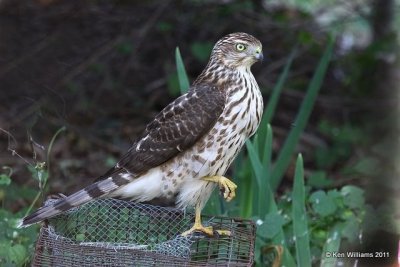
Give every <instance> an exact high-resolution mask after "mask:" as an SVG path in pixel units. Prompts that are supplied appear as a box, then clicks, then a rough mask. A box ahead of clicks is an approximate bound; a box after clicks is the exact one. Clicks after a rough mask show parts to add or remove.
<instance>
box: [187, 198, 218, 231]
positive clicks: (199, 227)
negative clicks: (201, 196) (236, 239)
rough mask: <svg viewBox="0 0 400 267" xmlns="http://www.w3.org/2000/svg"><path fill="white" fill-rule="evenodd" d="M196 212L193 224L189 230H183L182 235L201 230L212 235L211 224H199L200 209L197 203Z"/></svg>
mask: <svg viewBox="0 0 400 267" xmlns="http://www.w3.org/2000/svg"><path fill="white" fill-rule="evenodd" d="M195 212H196V214H195V217H194V225H193V226H192V228H190V229H189V230H187V231H185V232H183V233H182V236H188V235H190V234H192V233H194V232H203V233H205V234H206V235H208V236H213V235H214V231H213V228H212V226H208V227H204V226H203V225H202V224H201V214H200V212H201V209H200V207H199V206H198V205H196V211H195Z"/></svg>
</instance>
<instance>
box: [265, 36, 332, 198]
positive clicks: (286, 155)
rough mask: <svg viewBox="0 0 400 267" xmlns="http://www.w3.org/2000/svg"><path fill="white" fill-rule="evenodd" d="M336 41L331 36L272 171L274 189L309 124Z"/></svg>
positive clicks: (272, 186)
mask: <svg viewBox="0 0 400 267" xmlns="http://www.w3.org/2000/svg"><path fill="white" fill-rule="evenodd" d="M334 43H335V39H334V38H331V40H330V42H329V44H328V46H327V48H326V49H325V52H324V54H323V56H322V58H321V60H320V62H319V64H318V67H317V69H316V71H315V74H314V76H313V78H312V80H311V82H310V84H309V86H308V89H307V94H306V96H305V97H304V100H303V102H302V104H301V107H300V111H299V113H298V115H297V118H296V121H295V123H294V127H293V128H292V130H291V131H290V133H289V136H288V137H287V139H286V141H285V144H284V145H283V148H282V149H281V152H280V153H279V155H278V158H277V160H276V165H275V168H274V169H273V171H272V173H271V188H272V190H273V191H275V190H276V188H277V187H278V186H279V184H280V182H281V180H282V178H283V174H284V173H285V171H286V169H287V167H288V166H289V163H290V160H291V155H292V154H293V152H294V150H295V148H296V144H297V142H298V140H299V138H300V135H301V133H302V132H303V130H304V128H305V126H306V124H307V121H308V118H309V117H310V114H311V111H312V109H313V107H314V103H315V100H316V98H317V95H318V92H319V89H320V88H321V85H322V81H323V80H324V77H325V73H326V70H327V69H328V65H329V62H330V59H331V56H332V51H333V47H334Z"/></svg>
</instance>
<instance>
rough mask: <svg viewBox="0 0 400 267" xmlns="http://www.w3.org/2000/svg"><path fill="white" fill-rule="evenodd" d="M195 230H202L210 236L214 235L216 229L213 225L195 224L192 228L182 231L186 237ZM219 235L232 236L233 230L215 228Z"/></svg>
mask: <svg viewBox="0 0 400 267" xmlns="http://www.w3.org/2000/svg"><path fill="white" fill-rule="evenodd" d="M194 232H202V233H204V234H206V235H208V236H214V230H213V227H212V226H207V227H205V226H203V225H201V224H200V225H196V224H195V225H193V227H192V228H190V229H189V230H187V231H185V232H183V233H182V236H184V237H186V236H188V235H191V234H193V233H194ZM215 232H216V233H217V235H221V236H231V231H229V230H215Z"/></svg>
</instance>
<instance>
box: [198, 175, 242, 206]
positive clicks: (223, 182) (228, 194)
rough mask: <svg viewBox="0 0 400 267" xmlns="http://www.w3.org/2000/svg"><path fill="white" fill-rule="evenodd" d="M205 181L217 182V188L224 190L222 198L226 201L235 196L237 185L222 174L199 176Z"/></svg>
mask: <svg viewBox="0 0 400 267" xmlns="http://www.w3.org/2000/svg"><path fill="white" fill-rule="evenodd" d="M201 179H203V180H205V181H209V182H214V183H218V185H219V188H220V189H221V190H223V191H224V198H225V199H226V201H228V202H229V201H231V200H232V199H233V198H234V197H235V196H236V192H235V190H236V188H237V185H236V184H235V183H234V182H232V181H231V180H229V179H228V178H226V177H224V176H218V175H216V176H206V177H203V178H201Z"/></svg>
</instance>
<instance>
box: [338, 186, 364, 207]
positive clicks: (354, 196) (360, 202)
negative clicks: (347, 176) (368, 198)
mask: <svg viewBox="0 0 400 267" xmlns="http://www.w3.org/2000/svg"><path fill="white" fill-rule="evenodd" d="M340 193H341V194H342V196H343V202H344V204H345V205H346V206H347V207H349V208H351V209H360V208H362V207H363V206H364V202H365V200H364V190H362V189H361V188H359V187H357V186H354V185H346V186H344V187H343V188H342V189H341V190H340Z"/></svg>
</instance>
